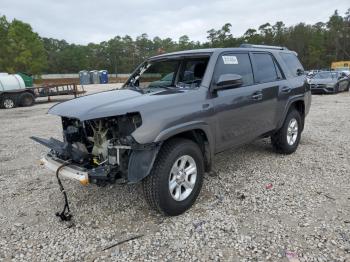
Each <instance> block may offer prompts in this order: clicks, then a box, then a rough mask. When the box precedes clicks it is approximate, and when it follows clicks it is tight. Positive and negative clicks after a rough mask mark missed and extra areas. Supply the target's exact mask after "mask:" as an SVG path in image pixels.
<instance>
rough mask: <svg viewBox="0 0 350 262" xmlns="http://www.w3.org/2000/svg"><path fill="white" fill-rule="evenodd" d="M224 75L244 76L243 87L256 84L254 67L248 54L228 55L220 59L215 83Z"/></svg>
mask: <svg viewBox="0 0 350 262" xmlns="http://www.w3.org/2000/svg"><path fill="white" fill-rule="evenodd" d="M223 74H237V75H240V76H242V80H243V86H248V85H252V84H253V83H254V78H253V70H252V65H251V63H250V58H249V55H248V54H244V53H243V54H241V53H226V54H223V55H221V56H220V57H219V60H218V62H217V64H216V69H215V74H214V76H215V81H217V80H218V78H219V77H220V75H223Z"/></svg>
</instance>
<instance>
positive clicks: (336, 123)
mask: <svg viewBox="0 0 350 262" xmlns="http://www.w3.org/2000/svg"><path fill="white" fill-rule="evenodd" d="M115 87H118V85H116V84H110V85H95V86H87V87H86V88H87V90H88V91H89V92H88V93H93V92H98V91H101V90H108V89H111V88H115ZM65 99H66V98H64V97H60V98H55V99H54V100H53V102H51V103H46V102H45V99H40V101H38V103H37V104H35V105H34V106H32V107H29V108H15V109H12V110H0V125H1V128H0V137H1V138H0V236H1V237H0V261H10V260H17V261H18V260H23V261H56V260H67V261H104V260H106V261H109V260H113V261H127V260H130V261H131V260H133V261H135V260H136V261H154V260H160V261H170V260H171V261H183V260H189V261H193V260H197V261H208V260H215V261H265V260H269V261H293V259H295V260H294V261H350V94H349V92H347V93H340V94H337V95H324V96H313V101H312V107H311V111H310V113H309V115H308V116H307V119H306V126H305V130H304V132H303V134H302V139H301V144H300V146H299V148H298V150H297V152H295V153H294V154H292V155H288V156H285V155H278V154H276V153H274V152H273V151H272V147H271V145H270V142H269V139H263V140H258V141H255V142H253V143H251V144H249V145H246V146H244V147H242V148H239V149H232V150H230V151H227V152H224V153H221V154H219V155H217V156H216V157H215V159H214V161H215V171H216V174H217V175H216V176H206V177H205V181H204V184H203V188H202V192H201V194H200V197H199V198H198V200H197V202H196V204H195V205H194V206H193V207H192V208H191V209H190V210H189V211H188V212H186V213H185V214H183V215H181V216H178V217H171V218H168V217H162V216H160V215H158V214H156V213H155V212H153V211H152V210H151V209H150V208H149V207H148V206H147V204H146V202H145V201H144V199H143V195H142V190H141V186H140V184H138V185H110V186H107V187H97V186H95V185H90V186H87V187H84V186H81V185H80V184H78V183H75V182H72V181H68V180H64V181H63V183H64V185H65V187H66V191H67V192H68V197H69V200H70V203H71V209H72V213H73V216H74V217H73V222H72V223H63V222H60V221H59V219H58V218H57V217H55V212H57V211H60V210H61V209H62V208H63V198H62V195H61V193H60V192H59V188H58V185H57V182H56V178H55V176H54V174H52V173H51V172H49V171H47V170H45V169H44V168H43V167H42V166H40V165H39V159H40V157H41V156H43V155H45V153H46V152H47V149H46V148H44V147H42V146H40V145H38V144H36V143H34V142H33V141H31V140H30V139H29V137H30V136H32V135H35V136H39V137H45V138H48V137H50V136H52V137H55V138H57V139H61V124H60V119H59V118H58V117H56V116H51V115H47V114H46V112H47V110H48V108H50V107H51V106H52V105H54V104H55V103H56V102H58V101H63V100H65ZM269 184H270V185H269ZM133 236H140V237H139V238H137V239H135V240H131V241H127V242H125V243H122V244H120V245H117V246H115V247H111V248H109V247H110V245H112V244H115V243H117V242H118V241H122V240H125V239H128V238H130V237H133ZM105 248H107V249H106V250H105V251H103V250H104V249H105Z"/></svg>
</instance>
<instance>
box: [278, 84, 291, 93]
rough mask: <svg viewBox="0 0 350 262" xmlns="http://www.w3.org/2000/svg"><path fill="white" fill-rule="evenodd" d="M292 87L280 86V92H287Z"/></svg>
mask: <svg viewBox="0 0 350 262" xmlns="http://www.w3.org/2000/svg"><path fill="white" fill-rule="evenodd" d="M291 90H292V89H291V88H290V87H289V86H284V87H282V90H281V92H282V93H289V92H290V91H291Z"/></svg>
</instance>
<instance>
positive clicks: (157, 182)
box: [143, 138, 204, 216]
mask: <svg viewBox="0 0 350 262" xmlns="http://www.w3.org/2000/svg"><path fill="white" fill-rule="evenodd" d="M181 156H190V157H191V158H192V159H193V160H194V161H195V164H196V167H197V177H196V179H195V182H194V186H193V188H192V191H191V193H190V194H189V195H188V196H187V198H185V199H184V200H182V201H177V200H175V199H174V198H173V197H172V195H171V193H170V188H169V179H170V177H171V175H170V172H171V169H172V167H173V165H175V163H176V162H177V160H178V159H179V158H180V157H181ZM203 175H204V160H203V154H202V152H201V150H200V148H199V147H198V145H197V144H196V143H194V142H193V141H191V140H187V139H179V138H175V139H171V140H169V141H167V142H165V143H164V144H163V146H162V148H161V149H160V151H159V153H158V156H157V159H156V160H155V163H154V165H153V168H152V171H151V174H150V175H149V176H148V177H146V178H145V179H144V180H143V192H144V195H145V198H146V200H147V202H148V204H149V205H150V206H151V207H152V208H153V209H155V210H157V211H158V212H160V213H162V214H164V215H168V216H177V215H180V214H182V213H183V212H185V211H186V210H187V209H189V208H190V207H191V206H192V205H193V203H194V202H195V201H196V199H197V197H198V194H199V192H200V190H201V187H202V183H203ZM180 191H182V188H181V186H180Z"/></svg>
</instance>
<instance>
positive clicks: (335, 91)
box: [333, 84, 339, 94]
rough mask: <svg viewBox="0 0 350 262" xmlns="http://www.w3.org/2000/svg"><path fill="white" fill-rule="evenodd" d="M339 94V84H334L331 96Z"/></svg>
mask: <svg viewBox="0 0 350 262" xmlns="http://www.w3.org/2000/svg"><path fill="white" fill-rule="evenodd" d="M338 93H339V84H336V85H335V87H334V93H333V94H338Z"/></svg>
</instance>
